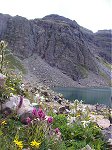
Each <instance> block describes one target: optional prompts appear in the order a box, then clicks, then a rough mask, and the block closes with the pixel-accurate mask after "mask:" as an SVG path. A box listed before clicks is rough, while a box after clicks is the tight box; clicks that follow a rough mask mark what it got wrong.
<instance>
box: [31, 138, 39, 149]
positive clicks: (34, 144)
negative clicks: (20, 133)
mask: <svg viewBox="0 0 112 150" xmlns="http://www.w3.org/2000/svg"><path fill="white" fill-rule="evenodd" d="M40 144H41V143H40V142H36V141H35V140H33V141H32V142H31V143H30V145H31V146H32V147H36V148H39V146H40Z"/></svg>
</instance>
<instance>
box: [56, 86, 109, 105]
mask: <svg viewBox="0 0 112 150" xmlns="http://www.w3.org/2000/svg"><path fill="white" fill-rule="evenodd" d="M53 90H54V91H56V92H58V93H62V94H63V96H64V97H65V98H66V99H68V100H71V101H73V100H75V99H78V100H83V102H84V103H86V104H97V103H98V104H105V105H108V106H112V104H111V101H112V100H111V98H112V87H108V88H67V87H66V88H64V87H55V88H53Z"/></svg>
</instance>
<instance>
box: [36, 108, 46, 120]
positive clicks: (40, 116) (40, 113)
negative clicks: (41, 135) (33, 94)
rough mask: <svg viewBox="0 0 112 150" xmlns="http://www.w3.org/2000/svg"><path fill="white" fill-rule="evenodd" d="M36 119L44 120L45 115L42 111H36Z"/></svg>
mask: <svg viewBox="0 0 112 150" xmlns="http://www.w3.org/2000/svg"><path fill="white" fill-rule="evenodd" d="M37 117H38V118H39V119H40V120H43V119H45V113H44V112H43V110H42V109H40V108H39V109H38V111H37Z"/></svg>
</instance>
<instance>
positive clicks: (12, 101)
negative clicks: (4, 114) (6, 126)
mask: <svg viewBox="0 0 112 150" xmlns="http://www.w3.org/2000/svg"><path fill="white" fill-rule="evenodd" d="M19 102H20V96H15V95H13V96H12V97H10V98H9V101H7V102H6V103H5V104H3V109H5V108H6V107H8V108H10V109H11V110H17V114H18V115H22V114H24V113H26V112H31V111H32V110H33V106H32V105H31V104H30V101H29V100H28V99H26V98H23V102H22V104H21V107H20V108H18V105H19Z"/></svg>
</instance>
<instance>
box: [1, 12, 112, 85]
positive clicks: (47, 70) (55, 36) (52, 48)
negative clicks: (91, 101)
mask: <svg viewBox="0 0 112 150" xmlns="http://www.w3.org/2000/svg"><path fill="white" fill-rule="evenodd" d="M102 35H103V41H102ZM1 39H4V40H6V41H7V42H8V43H9V48H10V49H11V50H12V51H13V53H14V54H15V55H16V56H18V57H19V58H21V60H23V62H24V63H25V66H26V67H27V69H28V72H30V74H33V75H35V76H36V77H37V78H38V80H40V82H45V83H46V84H48V85H52V86H53V85H55V86H58V85H59V86H65V85H64V83H65V82H63V80H62V79H64V81H66V86H67V85H68V86H78V85H79V86H80V85H81V83H82V79H84V78H87V77H88V78H87V79H89V78H90V75H91V74H94V76H95V77H96V78H94V79H93V80H95V83H96V85H97V83H98V82H99V85H108V83H107V80H108V82H109V80H110V76H111V74H110V62H111V57H110V53H111V50H110V49H111V31H99V32H98V33H96V34H94V33H93V32H91V31H89V30H87V29H85V28H83V27H81V26H79V25H78V24H77V23H76V22H75V21H72V20H70V19H67V18H65V17H62V16H58V15H49V16H46V17H44V18H42V19H34V20H27V19H26V18H23V17H20V16H15V17H11V16H9V15H3V14H0V40H1ZM34 55H35V57H34ZM26 62H27V63H26ZM39 62H40V63H41V65H40V64H39ZM40 66H41V67H40ZM107 66H109V67H107ZM39 67H40V68H41V69H40V68H39ZM33 68H34V70H33ZM105 68H106V69H105ZM102 74H103V75H102ZM97 77H98V78H97ZM103 79H104V81H103V83H102V82H100V81H102V80H103ZM84 80H85V79H84ZM84 80H83V81H84ZM51 81H52V83H54V84H51ZM88 81H89V80H88ZM47 82H48V83H47ZM58 83H59V84H58ZM60 83H62V84H60ZM78 83H79V84H78ZM83 85H84V86H86V85H85V84H84V83H83Z"/></svg>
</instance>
